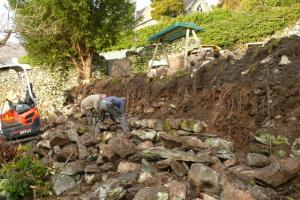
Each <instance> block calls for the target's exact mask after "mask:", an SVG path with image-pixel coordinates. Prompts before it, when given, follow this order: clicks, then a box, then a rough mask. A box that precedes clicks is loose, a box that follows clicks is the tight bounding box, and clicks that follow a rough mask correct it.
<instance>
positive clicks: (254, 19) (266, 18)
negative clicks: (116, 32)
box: [106, 0, 300, 51]
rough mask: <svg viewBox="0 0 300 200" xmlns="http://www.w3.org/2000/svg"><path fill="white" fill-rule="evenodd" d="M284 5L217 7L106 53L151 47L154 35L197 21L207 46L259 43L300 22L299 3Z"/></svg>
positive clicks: (153, 29)
mask: <svg viewBox="0 0 300 200" xmlns="http://www.w3.org/2000/svg"><path fill="white" fill-rule="evenodd" d="M263 2H264V1H263ZM272 2H273V3H272ZM278 2H279V3H278ZM284 2H285V3H284ZM284 2H282V1H277V0H273V1H271V0H269V1H267V2H265V4H263V3H262V2H261V1H256V0H251V1H249V2H248V4H247V6H248V7H247V9H239V10H229V9H226V8H215V9H214V10H213V11H212V12H210V13H207V14H206V13H194V14H191V15H187V16H179V17H177V18H175V19H173V20H170V21H167V22H161V23H159V24H157V25H153V26H149V27H146V28H143V29H140V30H138V31H137V32H136V33H135V34H133V33H132V34H128V35H126V36H125V37H123V38H120V40H119V42H117V43H116V44H115V45H114V46H112V47H110V48H107V49H106V50H107V51H108V50H118V49H127V48H132V47H134V46H137V47H140V46H145V45H149V44H150V43H149V42H148V40H147V38H148V37H149V36H150V35H152V34H154V33H156V32H158V31H160V30H162V29H164V28H166V27H167V26H169V25H171V24H173V23H175V22H194V23H196V24H198V25H200V26H203V27H204V28H205V30H206V32H204V33H199V36H200V37H201V38H202V42H203V43H205V44H215V45H219V46H221V47H223V48H232V47H234V45H236V44H240V43H248V42H256V41H259V40H262V39H263V38H265V37H267V36H269V35H271V34H274V33H275V32H276V31H279V30H282V29H283V28H285V27H287V26H289V25H292V24H293V23H294V22H296V21H297V20H299V16H300V3H295V1H294V0H286V1H284ZM291 4H293V5H291ZM254 5H256V7H255V6H254ZM274 5H275V6H274ZM135 37H136V39H134V38H135Z"/></svg>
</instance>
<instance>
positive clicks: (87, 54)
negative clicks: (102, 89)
mask: <svg viewBox="0 0 300 200" xmlns="http://www.w3.org/2000/svg"><path fill="white" fill-rule="evenodd" d="M77 53H78V56H79V62H77V61H76V60H75V59H72V61H73V63H74V65H75V66H76V67H77V68H78V70H79V72H80V77H81V78H82V79H83V82H84V83H89V82H90V81H91V78H92V62H93V55H94V51H93V50H92V49H90V48H82V47H81V46H80V45H79V44H77Z"/></svg>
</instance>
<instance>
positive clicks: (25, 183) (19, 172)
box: [0, 147, 52, 200]
mask: <svg viewBox="0 0 300 200" xmlns="http://www.w3.org/2000/svg"><path fill="white" fill-rule="evenodd" d="M26 149H27V150H26ZM23 150H25V151H24V152H23V153H19V155H18V156H16V157H15V159H14V160H13V161H11V162H8V163H6V164H4V165H2V166H1V169H0V195H1V196H2V197H5V198H6V199H7V200H20V199H24V198H26V197H33V198H34V199H36V198H38V197H44V196H51V195H52V186H51V183H50V182H49V180H48V179H49V176H48V175H49V170H48V169H47V167H46V166H45V165H44V164H43V163H42V162H41V161H40V160H39V159H38V158H37V157H36V156H34V155H31V154H29V153H28V148H27V147H25V148H24V147H23V148H22V149H21V151H23ZM19 151H20V150H19Z"/></svg>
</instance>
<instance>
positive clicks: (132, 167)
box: [118, 161, 141, 174]
mask: <svg viewBox="0 0 300 200" xmlns="http://www.w3.org/2000/svg"><path fill="white" fill-rule="evenodd" d="M140 170H141V164H138V163H134V162H128V161H121V162H120V163H119V165H118V172H119V173H121V174H126V173H129V172H137V171H140Z"/></svg>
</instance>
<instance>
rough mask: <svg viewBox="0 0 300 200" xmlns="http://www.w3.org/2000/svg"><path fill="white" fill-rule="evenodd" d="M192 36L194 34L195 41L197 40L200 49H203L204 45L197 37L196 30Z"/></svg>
mask: <svg viewBox="0 0 300 200" xmlns="http://www.w3.org/2000/svg"><path fill="white" fill-rule="evenodd" d="M192 34H193V36H194V39H195V40H196V41H197V43H198V47H199V48H200V49H201V48H202V44H201V41H200V39H199V38H198V36H197V34H196V32H195V30H192Z"/></svg>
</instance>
